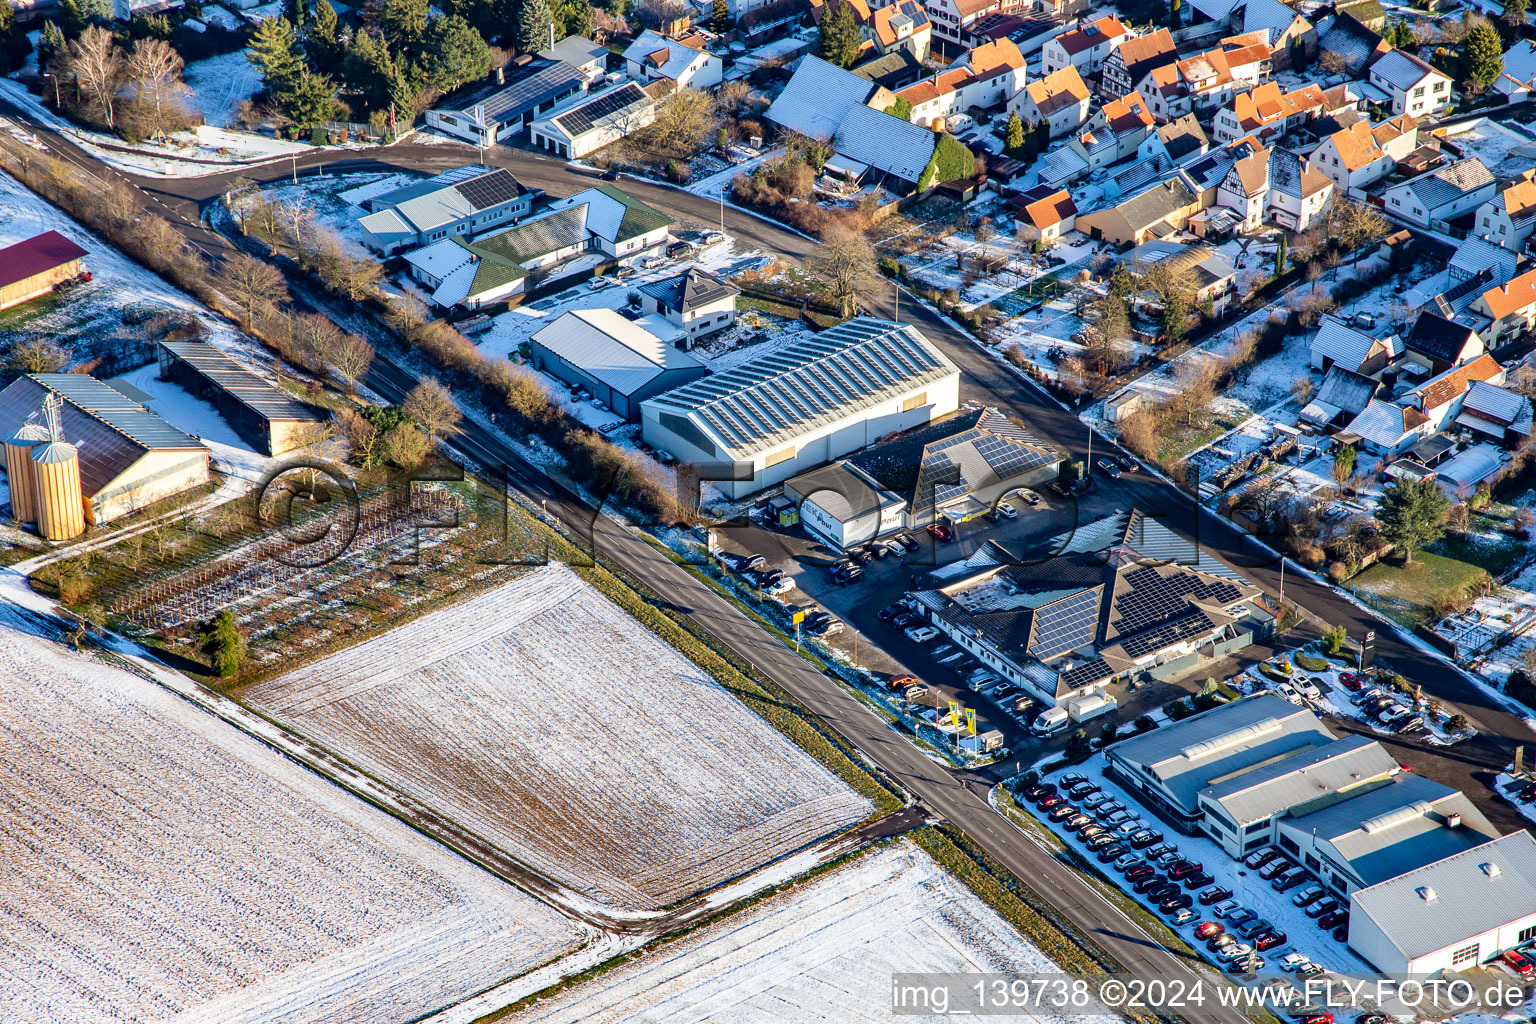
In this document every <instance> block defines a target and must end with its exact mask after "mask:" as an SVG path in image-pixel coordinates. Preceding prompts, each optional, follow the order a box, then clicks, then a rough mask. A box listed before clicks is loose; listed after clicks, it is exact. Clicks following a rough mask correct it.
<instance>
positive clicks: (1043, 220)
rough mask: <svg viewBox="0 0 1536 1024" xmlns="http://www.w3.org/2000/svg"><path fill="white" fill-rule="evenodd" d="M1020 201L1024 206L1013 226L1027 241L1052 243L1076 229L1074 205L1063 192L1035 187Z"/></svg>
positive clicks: (1070, 198) (1061, 190) (1046, 186)
mask: <svg viewBox="0 0 1536 1024" xmlns="http://www.w3.org/2000/svg"><path fill="white" fill-rule="evenodd" d="M1022 199H1023V200H1024V206H1023V209H1021V210H1020V211H1019V215H1018V216H1017V217H1015V218H1014V223H1015V225H1016V226H1017V231H1018V235H1019V237H1020V238H1022V239H1024V240H1025V241H1027V242H1033V241H1035V240H1036V239H1039V240H1040V241H1042V242H1051V241H1054V240H1055V239H1057V238H1060V237H1061V236H1062V235H1063V234H1065V233H1066V232H1068V231H1071V230H1072V229H1073V228H1074V227H1076V226H1077V206H1076V204H1075V203H1073V202H1072V196H1071V195H1070V194H1068V193H1067V191H1066V190H1065V189H1057V190H1052V189H1051V188H1050V186H1048V185H1037V186H1036V187H1035V188H1032V189H1030V190H1029V191H1028V192H1026V193H1024V195H1023V196H1022Z"/></svg>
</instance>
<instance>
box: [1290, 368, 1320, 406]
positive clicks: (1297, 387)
mask: <svg viewBox="0 0 1536 1024" xmlns="http://www.w3.org/2000/svg"><path fill="white" fill-rule="evenodd" d="M1316 393H1317V384H1316V383H1315V382H1314V381H1313V380H1312V377H1311V376H1310V375H1308V376H1303V377H1297V378H1296V379H1295V380H1293V381H1291V397H1292V398H1295V399H1296V402H1297V404H1298V405H1306V404H1307V403H1308V402H1310V401H1312V396H1313V395H1314V394H1316Z"/></svg>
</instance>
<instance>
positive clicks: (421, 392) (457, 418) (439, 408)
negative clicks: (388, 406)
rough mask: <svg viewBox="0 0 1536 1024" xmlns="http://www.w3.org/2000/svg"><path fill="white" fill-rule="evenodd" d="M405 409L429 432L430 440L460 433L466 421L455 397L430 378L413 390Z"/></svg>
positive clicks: (434, 379) (406, 398)
mask: <svg viewBox="0 0 1536 1024" xmlns="http://www.w3.org/2000/svg"><path fill="white" fill-rule="evenodd" d="M404 408H405V412H406V414H407V415H408V416H410V417H411V419H413V420H415V421H416V423H417V425H418V426H420V427H421V429H422V430H425V431H426V432H427V437H428V438H430V439H436V438H439V437H442V436H443V435H445V434H456V433H458V431H459V424H460V423H461V422H462V421H463V419H464V414H463V413H462V412H460V411H459V407H458V405H457V404H456V403H455V402H454V400H453V395H451V394H449V392H448V389H447V388H445V387H443V386H442V385H441V384H440V383H438V381H437V379H436V378H433V377H428V378H427V379H426V380H424V381H422V382H421V383H420V384H417V385H416V386H415V387H414V388H412V389H411V393H410V394H409V395H406V396H405V403H404Z"/></svg>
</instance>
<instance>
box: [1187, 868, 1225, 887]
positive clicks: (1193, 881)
mask: <svg viewBox="0 0 1536 1024" xmlns="http://www.w3.org/2000/svg"><path fill="white" fill-rule="evenodd" d="M1179 881H1180V882H1183V883H1184V888H1186V889H1203V888H1205V887H1206V886H1208V885H1210V884H1211V883H1212V882H1214V881H1216V879H1215V878H1213V877H1212V876H1211V874H1210V872H1208V871H1196V872H1195V873H1194V874H1192V875H1185V876H1184V877H1183V878H1181V879H1179Z"/></svg>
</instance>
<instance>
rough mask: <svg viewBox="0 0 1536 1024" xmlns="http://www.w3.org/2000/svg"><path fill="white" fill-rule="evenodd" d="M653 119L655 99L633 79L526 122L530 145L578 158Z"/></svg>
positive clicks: (562, 155) (547, 151)
mask: <svg viewBox="0 0 1536 1024" xmlns="http://www.w3.org/2000/svg"><path fill="white" fill-rule="evenodd" d="M655 120H656V101H655V99H653V98H652V97H651V94H650V93H648V92H646V91H645V89H643V88H641V87H640V86H639V85H638V84H637V83H635V82H621V83H620V84H618V85H616V86H613V87H612V88H610V89H606V90H604V91H602V92H598V93H593V94H591V95H585V96H580V97H577V98H576V99H574V100H572V101H571V102H570V103H567V104H566V105H565V106H563V107H560V108H558V109H556V110H552V111H551V112H550V113H549V114H548V115H547V116H545V117H543V118H540V119H539V120H537V121H535V122H533V124H532V125H530V126H529V129H528V136H529V140H530V141H531V142H532V144H533V146H534V148H536V149H542V150H544V151H545V152H546V153H553V154H555V155H556V156H559V157H565V158H567V159H572V160H574V159H578V158H580V157H584V156H586V155H587V154H588V153H595V152H597V151H598V150H599V149H602V148H603V147H604V146H607V145H609V144H610V143H614V142H617V141H618V140H620V139H622V138H623V137H624V136H626V135H628V134H629V133H630V132H633V131H639V130H640V129H641V128H644V127H646V126H647V125H649V124H651V123H652V122H654V121H655Z"/></svg>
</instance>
